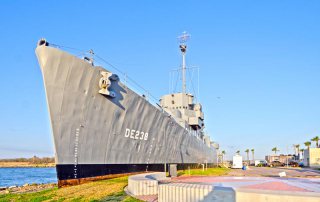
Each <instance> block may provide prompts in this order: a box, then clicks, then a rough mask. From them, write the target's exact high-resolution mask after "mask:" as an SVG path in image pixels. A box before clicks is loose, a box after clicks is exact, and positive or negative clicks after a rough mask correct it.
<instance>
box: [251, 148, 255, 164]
mask: <svg viewBox="0 0 320 202" xmlns="http://www.w3.org/2000/svg"><path fill="white" fill-rule="evenodd" d="M251 152H252V160H253V162H254V149H251Z"/></svg>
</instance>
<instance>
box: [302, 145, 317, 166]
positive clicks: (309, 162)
mask: <svg viewBox="0 0 320 202" xmlns="http://www.w3.org/2000/svg"><path fill="white" fill-rule="evenodd" d="M303 153H304V159H303V165H304V166H308V167H312V168H320V148H309V149H305V150H304V152H303Z"/></svg>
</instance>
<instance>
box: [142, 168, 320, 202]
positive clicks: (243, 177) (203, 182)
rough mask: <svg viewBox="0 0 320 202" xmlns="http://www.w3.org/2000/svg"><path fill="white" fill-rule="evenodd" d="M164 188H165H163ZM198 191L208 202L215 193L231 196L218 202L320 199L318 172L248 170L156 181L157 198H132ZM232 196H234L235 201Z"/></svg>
mask: <svg viewBox="0 0 320 202" xmlns="http://www.w3.org/2000/svg"><path fill="white" fill-rule="evenodd" d="M280 172H285V173H286V176H285V177H279V173H280ZM165 186H167V187H169V188H165ZM202 187H203V189H208V187H209V191H208V193H211V196H210V194H207V195H206V196H204V199H205V198H207V199H208V201H210V200H209V198H208V197H209V196H210V197H211V199H212V197H213V198H214V197H215V196H214V194H213V195H212V193H213V192H216V191H215V190H219V189H225V190H229V191H230V190H231V192H229V193H231V194H232V193H233V197H231V198H224V199H222V200H221V201H243V200H247V199H248V197H249V198H250V197H253V198H255V199H258V198H259V197H261V196H262V195H264V196H263V197H264V198H265V199H267V198H268V197H269V200H274V199H275V197H277V196H281V197H283V198H282V199H281V200H289V201H291V200H296V201H299V200H300V199H299V198H305V199H306V200H304V201H317V200H318V199H319V198H320V171H319V170H312V169H307V168H268V167H263V168H257V167H252V168H251V167H250V168H249V170H241V169H235V170H232V171H231V172H229V173H228V175H227V176H180V177H175V178H171V179H170V180H159V194H158V195H155V194H153V195H140V196H136V197H137V198H139V199H141V200H143V201H149V202H151V201H153V202H156V201H165V200H163V199H162V200H159V199H161V198H159V197H161V193H165V192H168V191H167V190H170V189H172V190H175V191H173V192H175V193H178V192H179V190H180V192H181V193H182V192H183V191H181V190H183V189H186V190H192V189H199V188H200V189H202ZM211 187H212V188H211ZM161 189H166V191H164V192H161ZM210 190H211V191H210ZM187 192H188V191H187ZM245 192H246V193H247V194H246V196H242V200H239V199H238V196H241V194H243V193H245ZM216 193H217V194H218V195H219V194H220V195H219V197H225V196H227V195H228V194H226V193H227V192H219V191H218V192H216ZM221 193H222V194H221ZM235 193H237V198H236V194H235ZM250 194H251V195H250ZM196 195H197V194H196ZM229 195H230V194H229ZM188 197H189V196H188ZM292 197H295V198H292ZM220 199H221V198H220ZM220 199H219V200H220ZM219 200H218V201H219ZM175 201H179V200H175ZM193 201H197V200H193ZM204 201H206V200H204ZM259 201H260V199H259ZM262 201H263V200H262ZM319 201H320V199H319Z"/></svg>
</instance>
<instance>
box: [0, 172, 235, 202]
mask: <svg viewBox="0 0 320 202" xmlns="http://www.w3.org/2000/svg"><path fill="white" fill-rule="evenodd" d="M229 171H230V169H228V168H208V169H207V170H205V171H202V169H191V170H190V172H189V170H185V171H179V172H178V176H183V175H186V176H189V175H191V176H192V175H193V176H221V175H226V174H228V172H229ZM127 184H128V177H120V178H115V179H109V180H101V181H95V182H89V183H85V184H81V185H77V186H71V187H64V188H61V189H58V188H57V187H55V188H51V189H47V190H43V191H39V192H34V193H21V194H19V193H9V194H2V195H0V202H4V201H10V202H11V201H30V202H41V201H48V202H49V201H52V202H53V201H55V202H58V201H72V202H77V201H106V202H107V201H112V202H120V201H122V202H140V200H137V199H135V198H132V197H130V196H128V195H127V194H126V193H125V192H124V191H123V189H124V187H125V186H127Z"/></svg>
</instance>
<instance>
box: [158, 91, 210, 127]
mask: <svg viewBox="0 0 320 202" xmlns="http://www.w3.org/2000/svg"><path fill="white" fill-rule="evenodd" d="M160 106H161V107H162V108H163V109H164V110H165V111H166V112H167V113H169V114H170V115H172V116H173V117H174V118H175V120H176V121H177V122H178V123H179V124H180V125H181V126H183V127H184V128H189V126H190V127H191V128H192V129H193V130H200V129H203V128H204V122H203V119H204V117H203V112H202V106H201V104H199V103H197V104H195V103H193V95H192V94H189V93H174V94H168V95H164V96H162V97H161V99H160Z"/></svg>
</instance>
